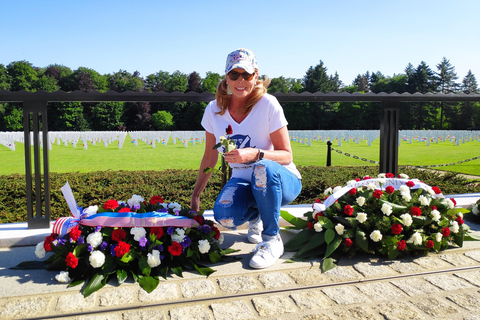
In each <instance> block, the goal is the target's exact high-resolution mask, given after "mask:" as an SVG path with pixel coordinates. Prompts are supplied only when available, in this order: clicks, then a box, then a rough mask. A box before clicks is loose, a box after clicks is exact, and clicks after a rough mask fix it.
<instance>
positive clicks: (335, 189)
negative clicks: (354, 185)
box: [332, 186, 342, 193]
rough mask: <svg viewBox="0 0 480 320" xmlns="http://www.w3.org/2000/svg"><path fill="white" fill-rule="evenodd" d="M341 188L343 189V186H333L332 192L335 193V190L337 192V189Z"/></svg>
mask: <svg viewBox="0 0 480 320" xmlns="http://www.w3.org/2000/svg"><path fill="white" fill-rule="evenodd" d="M340 189H342V187H341V186H336V187H335V188H333V191H332V193H335V192H337V191H338V190H340Z"/></svg>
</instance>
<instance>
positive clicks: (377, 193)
mask: <svg viewBox="0 0 480 320" xmlns="http://www.w3.org/2000/svg"><path fill="white" fill-rule="evenodd" d="M382 195H383V191H382V190H378V189H377V190H375V191H374V192H373V196H374V197H375V198H377V199H380V197H381V196H382Z"/></svg>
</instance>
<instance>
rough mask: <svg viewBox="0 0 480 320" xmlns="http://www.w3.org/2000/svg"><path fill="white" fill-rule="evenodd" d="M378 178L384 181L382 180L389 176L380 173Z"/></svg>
mask: <svg viewBox="0 0 480 320" xmlns="http://www.w3.org/2000/svg"><path fill="white" fill-rule="evenodd" d="M377 177H378V178H380V179H382V178H383V179H385V178H386V177H387V175H386V174H385V173H380V174H378V176H377Z"/></svg>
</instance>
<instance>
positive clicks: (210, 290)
mask: <svg viewBox="0 0 480 320" xmlns="http://www.w3.org/2000/svg"><path fill="white" fill-rule="evenodd" d="M180 288H181V290H182V294H183V296H184V297H185V298H192V297H202V296H213V295H215V293H216V289H215V285H214V284H213V282H212V281H210V280H191V281H186V282H183V283H182V284H181V285H180Z"/></svg>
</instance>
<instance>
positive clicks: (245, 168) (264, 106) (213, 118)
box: [202, 93, 301, 181]
mask: <svg viewBox="0 0 480 320" xmlns="http://www.w3.org/2000/svg"><path fill="white" fill-rule="evenodd" d="M219 111H220V108H219V107H218V106H217V101H216V100H213V101H211V102H210V103H209V104H208V105H207V107H206V109H205V113H204V114H203V119H202V126H203V128H205V130H206V131H207V132H209V133H211V134H213V135H214V136H215V139H216V143H218V142H220V137H221V136H224V137H225V136H226V129H227V127H228V126H229V125H231V126H232V129H233V133H232V135H231V136H230V138H231V139H233V140H235V142H236V145H237V148H238V149H241V148H249V147H250V148H258V149H262V150H273V143H272V140H271V139H270V134H271V133H273V132H275V131H277V130H278V129H280V128H283V127H284V126H286V125H287V124H288V122H287V119H286V118H285V115H284V113H283V108H282V106H281V105H280V103H279V102H278V100H277V98H275V97H274V96H272V95H270V94H268V93H266V94H265V95H264V96H263V97H262V98H261V99H260V100H259V101H258V102H257V104H255V105H254V106H253V108H252V110H251V111H250V113H249V114H248V115H247V117H246V118H245V119H244V120H243V121H242V122H241V123H237V122H236V121H235V120H234V119H233V118H232V116H231V115H230V113H229V112H228V110H227V111H226V112H225V113H224V114H223V115H220V114H217V112H219ZM230 166H231V167H232V169H233V173H232V177H236V178H242V179H244V180H247V181H250V180H251V176H252V170H253V164H241V163H231V164H230ZM284 167H285V168H287V169H288V170H290V171H291V172H292V173H294V174H295V175H296V176H297V177H298V178H299V179H301V175H300V172H298V170H297V168H296V166H295V164H294V163H293V162H291V163H290V164H288V165H285V166H284Z"/></svg>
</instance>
